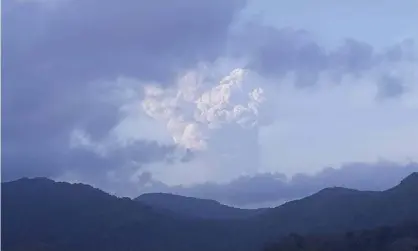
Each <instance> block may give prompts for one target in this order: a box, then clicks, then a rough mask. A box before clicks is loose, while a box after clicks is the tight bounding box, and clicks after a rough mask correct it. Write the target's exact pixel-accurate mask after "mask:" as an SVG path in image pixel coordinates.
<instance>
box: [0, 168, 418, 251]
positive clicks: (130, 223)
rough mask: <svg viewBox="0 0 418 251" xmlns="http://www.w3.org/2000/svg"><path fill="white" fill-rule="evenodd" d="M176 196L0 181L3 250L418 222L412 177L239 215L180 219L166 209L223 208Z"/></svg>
mask: <svg viewBox="0 0 418 251" xmlns="http://www.w3.org/2000/svg"><path fill="white" fill-rule="evenodd" d="M371 182H372V181H371ZM177 199H178V198H176V199H175V200H174V202H175V201H176V200H177ZM178 201H179V202H178V203H181V204H182V205H176V203H174V204H171V205H174V206H176V207H177V208H171V209H170V208H169V207H170V206H169V205H170V203H172V202H173V201H172V202H170V203H166V204H164V205H163V207H161V208H159V207H158V205H157V204H155V203H154V204H153V205H152V206H150V204H149V203H148V204H144V203H143V202H141V201H137V200H131V199H128V198H117V197H115V196H111V195H109V194H107V193H105V192H103V191H100V190H98V189H95V188H93V187H91V186H88V185H83V184H69V183H63V182H54V181H52V180H49V179H45V178H35V179H20V180H17V181H12V182H6V183H2V216H1V217H2V218H1V220H2V221H1V224H2V228H1V229H2V250H5V251H7V250H22V251H23V250H25V251H32V250H42V251H49V250H59V251H66V250H68V251H70V250H75V251H83V250H89V251H90V250H112V251H113V250H114V251H124V250H142V251H148V250H149V251H157V250H164V251H177V250H179V251H180V250H181V251H188V250H190V251H191V250H201V251H205V250H208V251H214V250H215V251H217V250H219V251H223V250H225V251H226V250H228V251H231V250H243V251H253V250H254V251H256V250H257V251H259V250H261V249H262V247H263V246H264V245H265V244H266V243H268V242H271V241H274V240H279V239H280V238H281V237H283V236H287V235H289V234H290V233H296V234H299V235H302V234H306V235H309V234H312V233H314V232H315V233H317V234H321V233H323V234H336V235H338V234H343V233H345V232H347V231H357V230H362V229H371V228H376V227H380V226H394V225H397V224H400V223H403V222H405V221H411V222H412V221H414V220H418V174H417V173H413V174H411V175H410V176H408V177H407V178H405V179H404V180H403V181H402V182H401V183H400V184H399V185H398V186H396V187H394V188H392V189H389V190H386V191H382V192H367V191H365V192H364V191H357V190H351V189H345V188H328V189H323V190H321V191H319V192H318V193H316V194H314V195H312V196H309V197H306V198H304V199H301V200H296V201H292V202H289V203H286V204H284V205H282V206H279V207H276V208H272V209H265V210H263V211H261V212H259V213H256V214H253V215H252V214H250V215H246V216H245V217H241V216H240V217H230V216H231V215H229V216H228V217H215V216H214V217H209V218H208V217H195V216H196V215H195V216H193V217H184V216H185V214H183V215H178V214H177V213H173V212H174V211H175V210H179V208H180V209H181V210H184V209H185V208H186V209H187V210H189V209H190V208H192V209H193V208H194V209H196V208H199V210H201V211H199V210H196V211H194V212H199V213H202V212H203V213H204V215H206V216H207V215H208V212H211V213H213V214H216V213H218V212H217V211H216V210H219V209H216V210H213V209H211V210H213V211H211V210H207V211H205V210H204V207H205V205H209V204H210V205H211V206H214V207H217V208H218V207H219V206H220V207H221V208H222V210H223V209H225V208H224V206H223V205H220V204H218V203H216V202H213V201H209V202H208V201H205V200H192V201H193V202H192V203H194V204H193V205H192V206H191V205H188V204H187V203H190V199H186V200H182V199H180V200H178ZM180 201H181V202H180ZM206 203H208V204H206ZM160 206H161V205H160ZM202 208H203V209H202ZM227 210H230V209H227ZM232 210H233V211H234V210H236V209H233V208H232ZM222 212H224V211H222ZM230 212H232V211H230ZM230 212H229V211H228V214H231V213H230ZM236 212H242V211H240V210H238V211H236ZM238 214H239V213H238ZM224 216H225V215H224ZM295 250H298V249H295Z"/></svg>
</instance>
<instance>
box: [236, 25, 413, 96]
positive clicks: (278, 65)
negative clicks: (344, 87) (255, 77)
mask: <svg viewBox="0 0 418 251" xmlns="http://www.w3.org/2000/svg"><path fill="white" fill-rule="evenodd" d="M244 30H245V32H244V33H243V34H239V35H237V36H236V37H235V39H236V40H237V42H236V43H237V44H238V45H237V46H236V48H235V51H234V53H235V54H236V55H246V57H248V59H249V63H248V67H249V68H251V69H254V70H256V71H257V72H259V73H261V74H263V75H265V76H270V77H282V76H284V75H285V74H287V73H295V76H296V86H299V87H307V86H313V85H315V84H316V83H317V82H318V77H319V74H320V73H321V72H324V71H327V72H329V73H331V74H332V75H333V76H334V77H335V82H336V83H337V82H339V80H340V78H341V77H342V75H344V74H351V75H353V76H355V77H360V76H362V74H365V73H366V72H367V71H369V70H370V69H372V68H373V67H377V66H379V65H382V64H385V63H394V62H401V61H404V62H405V61H408V60H416V57H415V53H414V51H413V48H414V41H413V40H411V39H406V40H404V41H402V42H400V43H398V44H395V45H393V46H391V47H389V48H386V49H383V50H376V49H375V48H374V47H373V46H372V45H370V44H367V43H364V42H361V41H357V40H354V39H349V38H347V39H345V40H343V41H342V43H341V44H340V45H339V46H337V47H336V48H326V47H324V46H322V45H321V44H319V43H317V42H316V40H315V39H314V38H313V37H312V34H310V33H309V32H308V31H305V30H298V29H293V28H282V29H278V28H275V27H270V26H265V25H260V24H257V23H249V24H248V25H247V26H246V27H245V29H244ZM377 84H378V88H379V96H381V95H383V96H382V97H396V96H399V95H401V94H402V93H403V92H404V91H405V89H403V88H402V86H401V85H400V83H396V84H395V83H394V82H393V81H391V82H390V83H389V82H388V79H387V78H385V77H384V76H382V77H381V79H379V80H378V83H377Z"/></svg>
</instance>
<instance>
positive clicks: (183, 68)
mask: <svg viewBox="0 0 418 251" xmlns="http://www.w3.org/2000/svg"><path fill="white" fill-rule="evenodd" d="M417 10H418V3H417V2H416V1H413V0H402V1H396V3H395V2H394V1H368V2H367V3H366V2H364V1H357V0H355V1H349V2H344V3H340V2H338V3H337V2H336V1H331V0H321V1H315V4H314V3H311V2H310V5H307V1H301V0H299V1H290V0H280V1H272V0H262V1H245V0H210V1H209V0H178V1H164V0H153V1H145V0H126V1H123V3H119V2H115V1H111V0H25V1H23V0H4V1H3V2H2V12H3V13H2V15H3V17H2V26H3V27H2V29H3V30H2V37H3V43H2V56H3V58H2V74H3V76H2V93H3V95H2V107H3V110H2V114H3V117H2V118H3V120H2V121H3V123H2V180H10V179H17V178H20V177H26V176H29V177H34V176H46V177H50V178H53V179H58V180H66V181H70V182H85V183H89V184H92V185H94V186H97V187H99V188H102V189H104V190H105V191H109V192H112V193H116V194H118V195H123V196H137V195H139V194H140V193H143V192H155V191H164V192H174V193H179V194H186V195H192V196H198V197H206V198H212V199H217V200H220V201H222V202H225V203H229V204H232V205H238V206H242V207H253V206H256V205H267V204H277V203H280V202H282V201H285V200H289V199H293V198H298V197H301V196H304V195H307V194H309V193H312V192H315V191H316V190H317V189H320V188H322V187H326V186H334V185H341V186H349V187H351V188H359V189H384V188H389V187H390V186H392V185H394V184H396V182H398V181H400V179H401V178H402V177H403V176H406V175H407V174H408V172H411V171H414V170H415V171H416V170H418V165H417V164H415V163H417V162H418V51H417V49H418V45H417V40H418V30H417V29H416V27H415V26H414V25H413V24H416V23H418V15H417ZM220 191H224V192H220Z"/></svg>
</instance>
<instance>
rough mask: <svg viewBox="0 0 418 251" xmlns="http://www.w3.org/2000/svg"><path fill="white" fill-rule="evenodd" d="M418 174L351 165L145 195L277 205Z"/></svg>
mask: <svg viewBox="0 0 418 251" xmlns="http://www.w3.org/2000/svg"><path fill="white" fill-rule="evenodd" d="M414 171H415V172H416V171H418V164H417V163H410V164H407V165H401V164H396V163H390V162H380V163H375V164H366V163H352V164H347V165H344V166H342V167H341V168H338V169H336V168H326V169H324V170H322V171H321V172H319V173H317V174H315V175H306V174H297V175H295V176H293V177H292V178H290V179H287V177H286V176H285V175H284V174H280V173H276V174H270V173H266V174H259V175H255V176H244V177H240V178H238V179H236V180H233V181H231V182H230V183H227V184H215V183H206V184H201V185H196V186H192V187H187V188H186V187H168V186H164V185H163V184H162V183H159V182H156V183H155V188H152V189H149V190H148V191H149V192H151V191H162V192H169V193H177V194H181V195H186V196H194V197H199V198H208V199H214V200H217V201H220V202H223V203H227V204H230V205H235V206H240V207H248V206H254V205H266V204H270V205H278V204H279V203H280V202H284V201H288V200H292V199H298V198H301V197H304V196H308V195H310V194H312V193H315V192H318V191H319V190H321V189H323V188H326V187H333V186H337V187H346V188H353V189H359V190H384V189H388V188H390V187H392V186H395V185H397V184H398V182H400V181H401V180H402V179H403V178H404V177H406V176H408V175H409V174H410V173H412V172H414Z"/></svg>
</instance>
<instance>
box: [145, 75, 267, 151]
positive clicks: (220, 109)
mask: <svg viewBox="0 0 418 251" xmlns="http://www.w3.org/2000/svg"><path fill="white" fill-rule="evenodd" d="M258 81H259V78H258V77H257V76H256V75H255V74H254V73H252V72H250V71H248V70H245V69H241V68H238V69H235V70H233V71H231V72H230V73H229V74H228V75H227V76H225V77H219V78H216V77H215V78H214V77H213V76H209V74H204V73H201V72H197V71H192V72H189V73H187V74H186V75H185V76H183V77H181V78H180V79H179V80H178V82H177V83H176V85H175V87H173V88H168V89H163V88H161V87H158V86H155V85H149V86H146V87H145V97H144V100H143V101H142V107H143V109H144V111H145V112H146V113H147V114H148V115H149V116H151V117H153V118H154V119H157V120H160V121H164V122H165V123H166V125H167V130H168V131H169V132H170V133H171V135H172V137H173V139H174V141H175V143H176V144H178V145H180V146H182V147H185V148H188V149H192V150H204V149H206V148H207V144H208V137H209V133H210V132H209V131H213V130H219V129H221V128H222V127H224V126H225V125H226V124H236V125H239V126H240V127H242V128H247V129H249V128H253V127H256V126H258V124H259V122H260V121H259V114H260V112H261V111H260V108H261V105H262V104H263V102H264V101H265V99H266V98H265V93H264V90H263V89H262V88H260V87H258V86H257V85H258Z"/></svg>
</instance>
